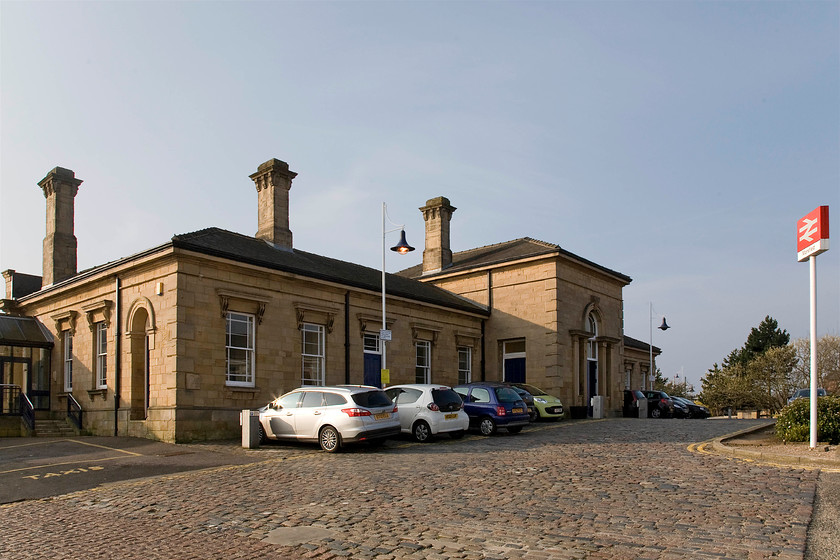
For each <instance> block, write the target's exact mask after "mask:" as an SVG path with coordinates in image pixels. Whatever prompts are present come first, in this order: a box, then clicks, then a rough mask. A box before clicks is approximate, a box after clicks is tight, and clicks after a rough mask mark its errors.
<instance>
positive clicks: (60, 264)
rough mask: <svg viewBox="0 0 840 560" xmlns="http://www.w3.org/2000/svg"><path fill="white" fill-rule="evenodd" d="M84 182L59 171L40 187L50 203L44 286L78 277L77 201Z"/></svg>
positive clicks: (51, 172)
mask: <svg viewBox="0 0 840 560" xmlns="http://www.w3.org/2000/svg"><path fill="white" fill-rule="evenodd" d="M81 184H82V180H81V179H76V174H75V173H73V172H72V171H71V170H69V169H64V168H63V167H56V168H55V169H53V170H52V171H50V172H49V173H47V176H46V177H44V178H43V179H41V181H40V182H39V183H38V186H39V187H41V189H42V190H43V191H44V198H46V199H47V236H46V237H44V268H43V279H42V280H41V285H42V286H49V285H51V284H55V283H56V282H61V281H62V280H66V279H68V278H70V277H72V276H75V275H76V247H77V242H76V236H75V234H74V233H73V228H74V221H75V217H74V212H75V202H74V201H75V198H76V194H77V193H78V192H79V185H81Z"/></svg>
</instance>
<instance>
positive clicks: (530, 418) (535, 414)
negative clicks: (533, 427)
mask: <svg viewBox="0 0 840 560" xmlns="http://www.w3.org/2000/svg"><path fill="white" fill-rule="evenodd" d="M539 417H540V413H539V412H537V409H536V408H535V409H534V411H533V412H529V413H528V421H529V422H536V421H537V418H539Z"/></svg>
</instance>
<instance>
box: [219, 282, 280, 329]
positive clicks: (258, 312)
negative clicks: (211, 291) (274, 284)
mask: <svg viewBox="0 0 840 560" xmlns="http://www.w3.org/2000/svg"><path fill="white" fill-rule="evenodd" d="M216 295H218V296H219V306H220V308H221V309H220V311H221V317H222V318H223V319H227V313H228V311H230V309H229V307H230V303H231V300H240V301H242V302H245V305H244V306H241V307H242V309H239V307H240V306H235V307H237V309H236V310H237V311H239V312H241V313H250V314H252V315H254V316H255V317H256V319H257V324H258V325H259V324H261V323H262V320H263V315H264V314H265V307H266V305H267V304H268V303H270V302H271V298H267V297H265V296H261V295H257V294H249V293H245V292H236V291H232V290H222V289H217V290H216Z"/></svg>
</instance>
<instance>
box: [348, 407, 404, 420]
mask: <svg viewBox="0 0 840 560" xmlns="http://www.w3.org/2000/svg"><path fill="white" fill-rule="evenodd" d="M394 408H396V407H394ZM341 412H343V413H344V414H346V415H347V416H349V417H350V418H357V417H359V416H370V410H365V409H364V408H342V409H341Z"/></svg>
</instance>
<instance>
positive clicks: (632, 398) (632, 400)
mask: <svg viewBox="0 0 840 560" xmlns="http://www.w3.org/2000/svg"><path fill="white" fill-rule="evenodd" d="M644 400H647V397H645V394H644V393H642V392H641V391H639V390H638V389H636V390H630V389H625V390H624V407H623V408H622V409H621V412H622V415H623V416H624V417H625V418H638V417H639V401H644Z"/></svg>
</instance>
